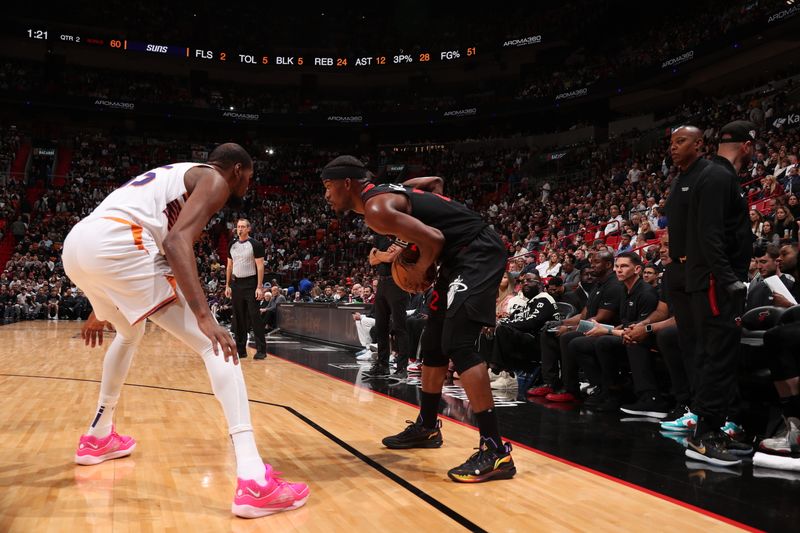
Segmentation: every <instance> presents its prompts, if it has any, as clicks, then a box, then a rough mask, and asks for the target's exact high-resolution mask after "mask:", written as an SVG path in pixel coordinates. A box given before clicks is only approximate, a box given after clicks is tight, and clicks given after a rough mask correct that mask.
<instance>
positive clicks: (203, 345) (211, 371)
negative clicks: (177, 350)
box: [150, 290, 266, 485]
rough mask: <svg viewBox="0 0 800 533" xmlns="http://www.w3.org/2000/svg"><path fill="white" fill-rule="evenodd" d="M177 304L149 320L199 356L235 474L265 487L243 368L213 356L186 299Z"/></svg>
mask: <svg viewBox="0 0 800 533" xmlns="http://www.w3.org/2000/svg"><path fill="white" fill-rule="evenodd" d="M178 294H179V298H178V300H177V301H176V302H175V303H172V304H170V305H168V306H167V307H165V308H164V309H163V310H161V311H159V312H157V313H155V314H153V315H151V316H150V320H151V321H152V322H154V323H156V324H158V326H159V327H161V328H163V329H164V330H166V331H167V332H169V333H171V334H172V335H174V336H175V337H177V338H178V339H179V340H181V341H183V342H184V343H186V344H187V345H188V346H189V347H190V348H191V349H192V350H194V351H195V352H197V353H198V354H200V355H201V356H202V358H203V362H204V363H205V365H206V371H207V372H208V377H209V378H210V380H211V389H212V390H213V391H214V396H216V398H217V400H218V401H219V403H220V404H221V405H222V411H223V412H224V413H225V419H226V420H227V421H228V432H229V433H230V435H231V438H232V440H233V448H234V450H235V452H236V472H237V476H239V477H240V478H242V479H255V480H257V481H258V482H259V483H261V484H262V485H263V484H265V483H266V469H265V467H264V462H263V461H262V460H261V456H260V455H259V453H258V448H257V447H256V441H255V438H254V436H253V426H252V424H251V422H250V404H249V403H248V401H247V388H246V387H245V384H244V375H243V374H242V367H241V365H234V364H233V361H232V360H231V361H229V362H225V358H224V357H223V356H222V355H221V354H220V355H214V351H213V350H212V348H211V341H209V340H208V337H206V336H205V335H204V334H203V332H202V331H200V328H199V327H198V326H197V319H196V318H195V316H194V314H193V313H192V311H191V310H190V309H189V307H188V306H187V305H186V301H185V299H184V298H183V295H182V294H181V293H180V290H179V291H178Z"/></svg>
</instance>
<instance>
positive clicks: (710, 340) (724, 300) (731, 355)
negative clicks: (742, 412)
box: [692, 278, 746, 435]
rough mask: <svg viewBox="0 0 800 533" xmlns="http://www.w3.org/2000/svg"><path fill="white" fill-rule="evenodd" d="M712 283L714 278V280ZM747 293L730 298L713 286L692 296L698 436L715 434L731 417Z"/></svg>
mask: <svg viewBox="0 0 800 533" xmlns="http://www.w3.org/2000/svg"><path fill="white" fill-rule="evenodd" d="M712 280H713V278H712ZM745 297H746V291H741V293H739V294H735V295H732V294H729V293H728V291H726V290H725V289H722V288H719V287H716V286H715V284H714V283H713V281H712V283H711V285H710V287H709V288H708V289H707V290H704V291H697V292H693V293H692V314H693V316H694V319H695V321H696V323H697V340H698V342H697V353H696V357H698V359H697V363H698V364H697V365H695V368H696V372H697V375H696V377H695V381H694V382H695V388H696V390H695V397H694V401H693V402H692V412H693V413H695V414H696V415H697V416H698V417H699V421H698V427H697V429H696V432H697V434H698V435H700V434H702V433H703V432H705V431H710V430H716V429H718V428H719V427H720V426H722V425H723V424H725V419H726V417H727V416H728V414H729V413H728V409H729V405H730V403H731V399H732V395H733V394H734V391H735V390H736V385H737V382H736V379H737V373H738V370H739V346H740V344H739V343H740V342H741V339H742V329H741V327H740V325H739V323H738V322H739V319H740V318H741V316H742V313H743V312H744V303H745Z"/></svg>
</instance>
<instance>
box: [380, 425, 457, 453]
mask: <svg viewBox="0 0 800 533" xmlns="http://www.w3.org/2000/svg"><path fill="white" fill-rule="evenodd" d="M406 422H407V423H408V427H406V429H404V430H403V431H401V432H400V433H398V434H397V435H392V436H390V437H386V438H385V439H383V441H381V442H383V445H384V446H386V447H387V448H391V449H393V450H405V449H408V448H440V447H441V446H442V442H443V441H442V431H441V429H442V421H441V420H437V421H436V426H435V427H434V428H433V429H429V428H426V427H425V426H423V425H422V424H420V423H418V422H412V421H411V420H406Z"/></svg>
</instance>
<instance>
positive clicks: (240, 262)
mask: <svg viewBox="0 0 800 533" xmlns="http://www.w3.org/2000/svg"><path fill="white" fill-rule="evenodd" d="M228 255H229V256H230V258H231V261H233V277H235V278H238V279H241V278H248V277H250V276H255V275H256V274H257V273H258V272H257V271H256V259H258V258H262V257H264V244H263V243H261V242H258V241H256V240H255V239H253V238H249V239H247V240H246V241H240V240H239V239H236V240H234V241H233V242H232V243H231V245H230V247H229V248H228Z"/></svg>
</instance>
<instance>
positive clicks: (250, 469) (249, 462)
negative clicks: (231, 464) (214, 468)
mask: <svg viewBox="0 0 800 533" xmlns="http://www.w3.org/2000/svg"><path fill="white" fill-rule="evenodd" d="M231 439H232V440H233V451H234V452H236V475H237V476H238V477H240V478H242V479H255V480H256V481H257V482H258V483H259V484H260V485H265V484H266V483H267V469H266V468H265V467H264V461H263V460H262V459H261V456H260V455H259V454H258V447H257V446H256V439H255V437H254V436H253V432H252V431H240V432H239V433H234V434H233V435H231Z"/></svg>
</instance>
